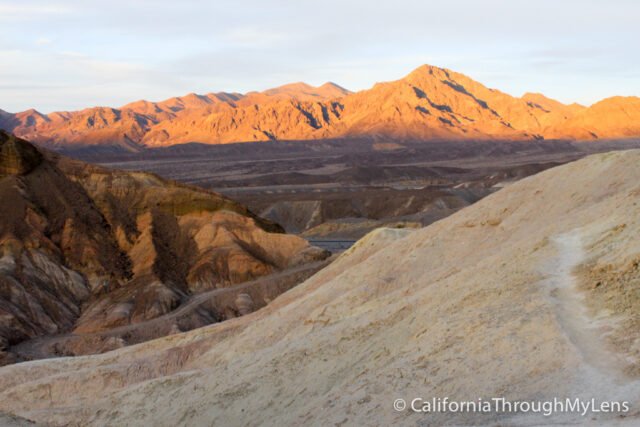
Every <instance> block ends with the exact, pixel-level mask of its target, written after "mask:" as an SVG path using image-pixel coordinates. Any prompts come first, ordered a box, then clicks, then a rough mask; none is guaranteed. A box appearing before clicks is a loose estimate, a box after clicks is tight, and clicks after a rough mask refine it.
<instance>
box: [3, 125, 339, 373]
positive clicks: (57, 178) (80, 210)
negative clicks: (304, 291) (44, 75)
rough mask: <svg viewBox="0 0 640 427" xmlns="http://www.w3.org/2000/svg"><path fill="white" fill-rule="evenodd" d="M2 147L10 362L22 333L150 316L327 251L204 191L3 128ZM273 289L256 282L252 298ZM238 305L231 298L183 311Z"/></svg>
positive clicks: (224, 313) (201, 316) (209, 314)
mask: <svg viewBox="0 0 640 427" xmlns="http://www.w3.org/2000/svg"><path fill="white" fill-rule="evenodd" d="M0 154H1V158H0V200H2V204H1V206H0V256H1V258H0V312H1V313H2V316H0V355H2V358H3V360H4V361H5V362H7V361H9V362H10V361H11V360H12V356H11V355H10V354H5V353H2V351H4V350H7V349H8V348H9V347H11V346H13V345H16V344H18V343H20V342H22V341H25V340H28V339H32V338H36V337H39V336H45V335H55V334H61V333H68V332H71V331H73V332H74V333H76V334H87V333H94V332H99V331H103V330H107V329H110V328H114V327H119V326H124V325H129V324H137V323H140V322H144V321H148V320H150V319H155V318H157V317H159V316H162V315H164V314H166V313H169V312H171V311H173V310H174V309H176V308H178V307H179V306H180V305H181V304H182V303H183V302H185V301H187V300H188V299H189V297H190V296H191V295H194V294H200V293H203V292H207V291H212V290H215V289H220V288H228V287H231V286H234V285H237V284H239V283H242V282H246V281H251V280H254V279H257V278H259V277H262V276H266V275H269V274H272V273H277V272H281V271H283V270H285V269H287V268H290V267H298V266H300V265H303V264H307V263H310V262H314V261H318V260H321V259H324V258H325V257H326V254H325V253H324V252H323V251H322V250H319V249H317V248H313V247H311V246H309V244H308V243H307V242H306V241H305V240H303V239H301V238H298V237H295V236H289V235H286V234H283V230H282V228H281V227H280V226H279V225H277V224H275V223H273V222H270V221H268V220H264V219H262V218H259V217H257V216H256V215H254V214H253V213H251V212H250V211H248V210H247V208H246V207H244V206H242V205H240V204H238V203H236V202H234V201H232V200H230V199H228V198H226V197H224V196H222V195H220V194H217V193H214V192H211V191H207V190H203V189H198V188H195V187H191V186H187V185H184V184H178V183H174V182H171V181H167V180H164V179H161V178H159V177H157V176H155V175H152V174H147V173H136V172H122V171H117V170H112V169H107V168H103V167H99V166H93V165H90V164H87V163H82V162H78V161H74V160H71V159H68V158H66V157H63V156H60V155H57V154H53V153H51V152H48V151H44V150H41V149H37V148H35V147H34V146H33V145H31V144H30V143H28V142H26V141H24V140H21V139H18V138H16V137H14V136H12V135H9V134H7V133H4V132H0ZM291 285H293V284H291ZM274 289H275V288H274ZM282 290H283V289H280V291H282ZM274 296H275V295H274V294H273V293H270V292H268V290H264V291H263V292H262V293H260V292H258V293H256V294H254V295H253V298H256V301H255V302H254V301H252V302H251V305H252V309H253V306H254V305H255V307H256V308H257V307H259V306H261V305H263V304H265V301H263V298H264V297H269V298H273V297H274ZM240 311H242V310H240V309H239V308H238V307H236V305H234V301H233V300H232V301H230V302H229V303H228V304H227V305H225V306H220V307H217V309H216V310H213V309H210V310H201V311H200V312H195V313H191V315H192V317H194V318H192V319H190V322H191V323H192V324H194V325H197V326H201V325H203V324H206V323H211V322H213V321H217V320H223V319H225V318H228V317H233V316H235V315H238V314H239V312H240ZM249 311H250V310H249ZM191 327H193V325H191ZM176 328H177V330H178V331H179V330H180V329H179V325H176ZM116 344H118V345H117V346H121V345H124V344H126V340H123V341H121V342H119V343H116Z"/></svg>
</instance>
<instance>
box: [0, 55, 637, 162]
mask: <svg viewBox="0 0 640 427" xmlns="http://www.w3.org/2000/svg"><path fill="white" fill-rule="evenodd" d="M0 128H2V129H5V130H7V131H10V132H12V133H14V134H16V135H17V136H20V137H23V138H26V139H29V140H30V141H33V142H36V143H38V144H41V145H44V146H46V147H50V148H53V149H74V148H80V147H86V146H96V145H99V146H117V147H121V148H124V149H126V150H131V151H137V150H140V149H142V148H144V147H159V146H169V145H174V144H182V143H189V142H200V143H206V144H221V143H231V142H247V141H268V140H315V139H325V138H372V139H375V140H386V139H393V140H411V141H422V140H445V139H456V140H458V139H463V140H464V139H484V140H492V139H500V140H527V139H569V140H586V139H612V138H629V137H638V136H640V98H638V97H633V96H632V97H619V96H616V97H611V98H607V99H604V100H602V101H600V102H598V103H596V104H594V105H591V106H590V107H585V106H582V105H578V104H571V105H565V104H562V103H560V102H558V101H555V100H553V99H550V98H547V97H545V96H544V95H542V94H535V93H527V94H525V95H524V96H522V97H520V98H518V97H513V96H510V95H508V94H506V93H503V92H500V91H498V90H496V89H490V88H487V87H485V86H484V85H482V84H480V83H478V82H476V81H474V80H472V79H471V78H469V77H467V76H465V75H463V74H460V73H456V72H453V71H451V70H447V69H444V68H438V67H434V66H430V65H424V66H421V67H419V68H417V69H416V70H414V71H413V72H411V73H410V74H409V75H407V76H406V77H404V78H402V79H400V80H396V81H392V82H385V83H378V84H376V85H375V86H373V87H372V88H371V89H368V90H363V91H360V92H356V93H352V92H350V91H348V90H346V89H344V88H342V87H340V86H338V85H336V84H335V83H326V84H324V85H322V86H320V87H313V86H309V85H307V84H305V83H294V84H289V85H285V86H281V87H278V88H275V89H270V90H266V91H264V92H249V93H247V94H240V93H227V92H219V93H210V94H207V95H196V94H193V93H192V94H189V95H186V96H183V97H176V98H171V99H167V100H165V101H162V102H149V101H144V100H141V101H137V102H132V103H130V104H127V105H124V106H122V107H120V108H110V107H94V108H87V109H84V110H80V111H71V112H69V111H64V112H54V113H51V114H47V115H45V114H42V113H40V112H38V111H36V110H27V111H23V112H20V113H16V114H12V113H7V112H4V111H2V110H0Z"/></svg>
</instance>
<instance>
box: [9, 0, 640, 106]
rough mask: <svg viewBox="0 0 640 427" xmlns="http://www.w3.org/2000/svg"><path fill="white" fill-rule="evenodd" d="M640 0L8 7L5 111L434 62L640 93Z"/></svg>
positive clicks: (516, 91) (368, 77) (596, 91)
mask: <svg viewBox="0 0 640 427" xmlns="http://www.w3.org/2000/svg"><path fill="white" fill-rule="evenodd" d="M638 19H640V2H639V1H637V0H608V1H604V0H598V1H595V0H553V1H549V0H536V1H531V0H526V1H520V0H484V1H478V0H447V1H443V0H438V1H432V0H415V1H408V0H388V1H375V0H366V1H365V0H339V1H338V0H326V1H314V2H311V1H308V0H292V1H284V0H274V1H270V0H260V1H254V0H215V1H196V0H181V1H175V0H174V1H164V0H111V1H109V2H106V1H95V0H83V1H76V0H63V1H39V0H36V1H30V0H22V1H2V0H0V109H3V110H6V111H10V112H17V111H22V110H25V109H28V108H36V109H37V110H39V111H41V112H44V113H49V112H51V111H56V110H75V109H80V108H85V107H92V106H96V105H108V106H113V107H118V106H121V105H123V104H126V103H128V102H130V101H135V100H138V99H147V100H150V101H160V100H163V99H166V98H169V97H172V96H180V95H185V94H187V93H190V92H196V93H208V92H218V91H229V92H230V91H235V92H247V91H251V90H264V89H267V88H271V87H275V86H279V85H282V84H285V83H291V82H296V81H305V82H307V83H310V84H313V85H319V84H322V83H324V82H326V81H333V82H336V83H338V84H340V85H342V86H344V87H346V88H348V89H351V90H361V89H367V88H369V87H371V86H372V85H373V84H374V83H375V82H378V81H388V80H396V79H399V78H401V77H403V76H405V75H406V74H408V73H409V72H410V71H411V70H413V69H414V68H416V67H418V66H420V65H422V64H425V63H428V64H431V65H436V66H441V67H447V68H450V69H452V70H454V71H458V72H461V73H464V74H466V75H468V76H469V77H471V78H473V79H475V80H478V81H480V82H481V83H483V84H485V85H486V86H489V87H492V88H496V89H499V90H501V91H503V92H507V93H509V94H511V95H514V96H521V95H523V94H524V93H525V92H528V91H530V92H542V93H544V94H546V95H548V96H550V97H553V98H556V99H558V100H560V101H563V102H566V103H570V102H580V103H582V104H586V105H589V104H592V103H593V102H596V101H597V100H599V99H602V98H605V97H608V96H612V95H636V96H637V95H640V48H639V47H638V42H640V25H638Z"/></svg>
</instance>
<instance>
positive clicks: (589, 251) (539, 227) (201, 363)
mask: <svg viewBox="0 0 640 427" xmlns="http://www.w3.org/2000/svg"><path fill="white" fill-rule="evenodd" d="M639 232H640V151H624V152H614V153H609V154H602V155H593V156H589V157H587V158H585V159H582V160H579V161H577V162H574V163H569V164H567V165H563V166H560V167H556V168H553V169H549V170H547V171H544V172H542V173H539V174H537V175H535V176H532V177H529V178H525V179H523V180H521V181H519V182H517V183H515V184H512V185H510V186H508V187H506V188H504V189H502V190H500V191H498V192H496V193H494V194H492V195H491V196H488V197H486V198H484V199H483V200H481V201H479V202H478V203H476V204H474V205H472V206H470V207H467V208H465V209H462V210H461V211H459V212H457V213H455V214H454V215H452V216H449V217H447V218H445V219H443V220H441V221H438V222H436V223H434V224H432V225H430V226H428V227H426V228H423V229H419V230H415V231H412V230H392V229H378V230H376V231H374V232H372V233H370V234H369V235H367V236H366V237H365V238H363V239H362V240H360V241H359V242H358V243H357V244H356V245H355V246H354V247H352V248H351V249H350V250H349V251H347V252H345V253H344V254H343V255H341V256H340V257H339V258H338V259H337V260H336V261H334V262H333V263H332V264H331V265H329V266H328V267H326V268H325V269H323V270H321V271H320V272H318V273H316V274H315V275H314V276H313V277H311V278H310V279H308V280H307V281H305V282H304V283H303V284H301V285H299V286H297V287H295V288H293V289H291V290H290V291H288V292H286V293H284V294H282V295H280V296H279V297H278V298H277V299H275V300H274V301H272V302H271V303H269V304H268V305H267V306H266V307H264V308H262V309H260V310H258V311H256V312H253V313H251V314H249V315H247V316H243V317H239V318H235V319H231V320H229V321H226V322H222V323H218V324H214V325H210V326H206V327H203V328H200V329H197V330H193V331H189V332H185V333H181V334H176V335H172V336H169V337H164V338H161V339H157V340H154V341H149V342H146V343H143V344H139V345H135V346H130V347H126V348H122V349H118V350H115V351H112V352H108V353H105V354H100V355H91V356H80V357H74V358H58V359H50V360H41V361H34V362H27V363H21V364H17V365H12V366H7V367H4V368H0V390H1V391H0V411H2V412H6V413H9V414H12V415H15V416H18V417H22V418H25V419H28V420H33V421H37V422H42V423H49V424H53V425H75V424H81V425H85V424H87V425H132V426H133V425H140V424H142V423H149V424H151V423H153V424H156V425H211V424H214V425H221V426H228V425H261V424H268V425H296V424H297V425H347V424H348V425H394V424H399V425H442V424H448V425H451V424H454V425H461V424H464V425H468V424H471V425H478V424H499V425H518V424H520V425H537V424H549V423H552V424H564V423H568V424H583V423H591V424H592V425H602V424H603V423H612V422H615V423H619V424H624V423H627V424H629V425H637V423H638V417H639V415H640V412H639V411H640V406H639V405H640V382H638V380H639V379H640V378H639V374H640V359H639V356H640V347H639V345H638V343H639V342H640V327H639V323H638V312H639V309H640V298H639V295H638V289H639V287H638V285H639V284H640V267H639V265H640V243H639V241H638V239H637V237H636V236H637V235H638V233H639ZM433 397H437V398H444V397H448V398H449V399H450V400H465V401H469V400H477V399H479V398H484V399H490V398H493V397H504V398H506V399H507V400H510V401H542V400H549V399H553V398H554V397H557V398H559V399H564V398H566V397H570V398H583V399H586V400H590V399H592V398H593V399H596V401H628V402H630V406H631V408H630V410H629V411H628V412H626V413H623V414H610V413H602V412H601V413H588V414H587V415H586V416H582V415H581V414H579V413H575V412H573V413H555V414H552V415H550V416H548V417H547V416H545V415H543V414H540V413H528V414H525V413H517V414H513V413H502V414H497V413H495V412H491V413H468V412H463V413H430V414H426V413H414V412H412V411H409V410H403V411H395V410H394V408H393V402H394V400H395V399H398V398H402V399H406V400H407V401H411V400H412V399H413V398H423V399H425V400H426V399H431V398H433Z"/></svg>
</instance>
